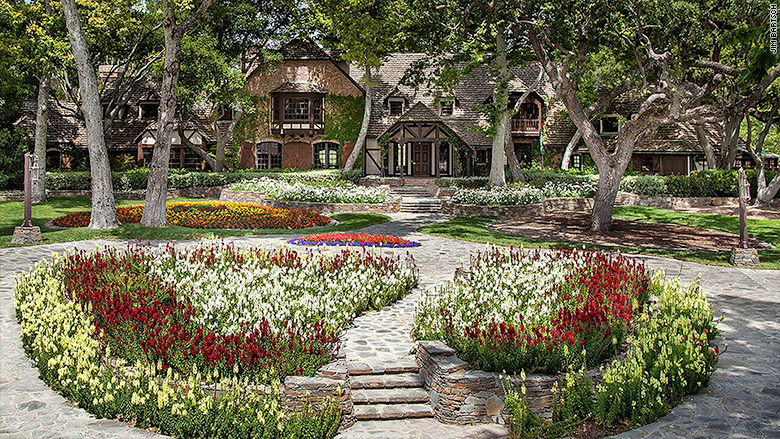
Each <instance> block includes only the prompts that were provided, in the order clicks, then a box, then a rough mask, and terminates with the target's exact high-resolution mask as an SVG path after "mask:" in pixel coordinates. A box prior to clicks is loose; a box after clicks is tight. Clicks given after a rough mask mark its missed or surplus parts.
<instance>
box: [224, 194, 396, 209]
mask: <svg viewBox="0 0 780 439" xmlns="http://www.w3.org/2000/svg"><path fill="white" fill-rule="evenodd" d="M219 201H230V202H236V203H254V204H258V205H260V206H268V207H276V208H279V209H306V210H314V211H319V212H322V213H324V214H335V213H395V212H398V211H400V210H401V198H400V197H393V196H388V197H387V201H385V202H384V203H376V204H371V203H310V202H305V201H279V200H272V199H269V198H266V197H265V195H263V194H262V193H260V192H251V191H234V190H231V189H222V193H221V195H220V197H219Z"/></svg>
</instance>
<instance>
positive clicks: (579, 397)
mask: <svg viewBox="0 0 780 439" xmlns="http://www.w3.org/2000/svg"><path fill="white" fill-rule="evenodd" d="M652 283H653V284H655V285H654V288H653V289H654V291H655V292H656V293H657V300H658V303H657V307H654V308H653V309H651V310H650V311H649V312H646V313H642V314H641V315H640V316H638V318H637V319H635V321H634V326H633V331H632V334H631V336H630V337H629V343H628V345H629V349H628V352H627V353H626V355H625V358H623V359H621V360H619V361H618V360H615V361H613V362H612V363H611V364H609V365H608V366H606V367H605V368H603V370H602V373H601V380H600V382H599V384H597V385H595V386H594V385H593V382H592V380H591V379H590V378H589V377H588V375H587V374H585V373H584V371H583V370H579V371H576V370H573V369H572V370H570V371H569V373H567V375H566V379H565V381H564V382H563V383H562V385H561V386H560V388H558V390H557V391H556V392H555V393H554V395H553V404H552V405H553V416H552V422H547V421H543V420H541V419H540V418H539V416H538V415H537V414H536V413H533V412H532V411H531V410H529V403H530V401H529V400H528V394H527V393H526V387H525V376H521V380H518V382H516V383H511V382H510V380H507V386H506V387H505V389H504V393H505V401H506V409H507V412H508V414H509V417H510V421H511V423H510V427H511V430H512V433H513V434H514V435H515V436H517V437H541V436H543V437H550V438H555V437H564V436H566V437H569V436H576V434H573V433H575V432H576V431H578V430H579V431H583V430H585V431H588V430H595V431H598V430H604V431H611V434H614V433H617V432H618V431H622V430H628V429H630V428H636V427H638V426H640V425H643V424H647V423H649V422H652V421H654V420H656V419H658V418H659V417H661V416H663V415H665V414H666V413H668V412H669V411H670V410H671V408H672V407H674V406H675V405H677V404H678V403H680V402H681V401H682V400H683V398H684V397H685V396H686V395H690V394H693V393H696V392H697V391H698V390H699V389H700V388H701V387H702V386H706V385H707V383H708V381H709V379H710V376H711V375H712V372H713V370H714V368H715V365H716V364H717V362H718V359H719V356H720V350H719V348H718V347H717V346H716V347H712V346H710V342H711V341H712V339H713V338H714V337H715V335H716V334H717V332H718V329H717V327H716V325H715V323H714V321H713V318H714V314H713V311H712V307H711V306H710V304H709V303H708V302H707V298H706V295H705V294H704V292H703V291H702V290H701V286H700V284H699V283H698V282H694V283H693V284H691V285H689V286H687V287H682V286H681V285H680V282H679V281H673V282H668V283H667V282H665V281H664V277H663V275H662V274H659V276H657V277H656V278H654V279H653V280H652ZM583 424H591V425H589V426H584V427H583V426H582V425H583ZM616 424H617V425H618V427H617V429H615V428H614V426H615V425H616ZM611 427H612V428H611Z"/></svg>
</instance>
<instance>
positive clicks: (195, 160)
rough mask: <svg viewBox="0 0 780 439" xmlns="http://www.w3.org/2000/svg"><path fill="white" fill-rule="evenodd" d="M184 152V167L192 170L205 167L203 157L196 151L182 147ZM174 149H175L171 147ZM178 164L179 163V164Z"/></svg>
mask: <svg viewBox="0 0 780 439" xmlns="http://www.w3.org/2000/svg"><path fill="white" fill-rule="evenodd" d="M181 150H182V151H183V153H184V168H185V169H189V170H192V171H200V170H201V169H203V159H202V158H201V157H200V156H199V155H198V153H196V152H195V151H191V150H189V149H187V148H181ZM171 151H173V149H171ZM177 166H178V165H177Z"/></svg>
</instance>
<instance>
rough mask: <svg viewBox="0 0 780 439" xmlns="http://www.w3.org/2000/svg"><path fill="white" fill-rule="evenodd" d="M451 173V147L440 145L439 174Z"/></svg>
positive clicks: (444, 144)
mask: <svg viewBox="0 0 780 439" xmlns="http://www.w3.org/2000/svg"><path fill="white" fill-rule="evenodd" d="M449 172H450V145H448V144H446V143H442V144H440V145H439V173H441V174H448V173H449Z"/></svg>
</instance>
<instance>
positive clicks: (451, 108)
mask: <svg viewBox="0 0 780 439" xmlns="http://www.w3.org/2000/svg"><path fill="white" fill-rule="evenodd" d="M439 106H440V107H439V114H440V115H442V116H452V114H453V113H454V112H455V100H454V99H452V98H443V99H441V100H440V101H439Z"/></svg>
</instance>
